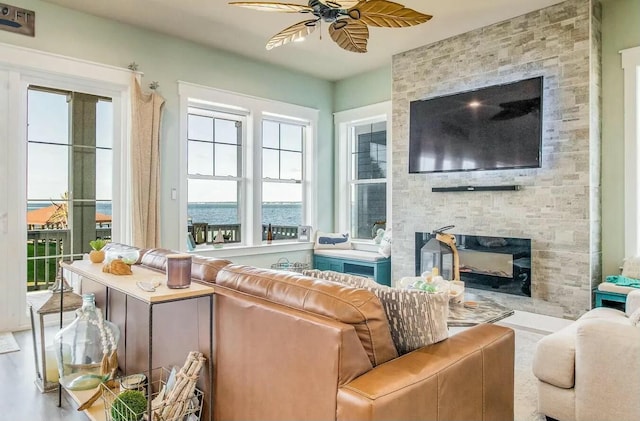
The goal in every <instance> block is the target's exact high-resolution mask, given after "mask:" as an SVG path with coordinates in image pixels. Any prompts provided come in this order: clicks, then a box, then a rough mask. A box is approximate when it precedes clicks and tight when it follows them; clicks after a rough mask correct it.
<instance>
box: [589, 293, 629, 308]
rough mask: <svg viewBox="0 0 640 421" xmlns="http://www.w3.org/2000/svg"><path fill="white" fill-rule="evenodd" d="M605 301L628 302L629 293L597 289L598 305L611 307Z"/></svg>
mask: <svg viewBox="0 0 640 421" xmlns="http://www.w3.org/2000/svg"><path fill="white" fill-rule="evenodd" d="M603 301H613V302H616V303H623V304H626V303H627V294H623V293H621V292H610V291H600V290H596V307H609V306H607V305H605V303H603Z"/></svg>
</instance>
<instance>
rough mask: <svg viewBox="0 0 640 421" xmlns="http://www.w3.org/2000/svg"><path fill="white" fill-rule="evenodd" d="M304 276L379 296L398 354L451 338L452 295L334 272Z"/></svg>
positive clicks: (314, 271)
mask: <svg viewBox="0 0 640 421" xmlns="http://www.w3.org/2000/svg"><path fill="white" fill-rule="evenodd" d="M303 274H304V275H307V276H312V277H314V278H320V279H326V280H329V281H333V282H338V283H341V284H343V285H348V286H351V287H354V288H365V289H368V290H369V291H371V292H373V293H374V294H376V296H377V297H378V299H380V302H381V303H382V306H383V308H384V311H385V313H386V315H387V319H388V321H389V327H390V329H391V337H392V339H393V343H394V344H395V346H396V349H397V351H398V354H400V355H402V354H406V353H408V352H411V351H413V350H415V349H418V348H421V347H423V346H425V345H430V344H433V343H436V342H440V341H442V340H444V339H447V338H448V337H449V330H448V329H447V319H448V317H449V296H448V294H446V293H438V294H429V293H426V292H423V291H416V290H408V289H399V288H390V287H387V286H384V285H380V284H378V283H376V282H375V281H373V280H372V279H369V278H365V277H362V276H354V275H347V274H344V273H339V272H333V271H320V270H317V269H314V270H305V271H304V272H303Z"/></svg>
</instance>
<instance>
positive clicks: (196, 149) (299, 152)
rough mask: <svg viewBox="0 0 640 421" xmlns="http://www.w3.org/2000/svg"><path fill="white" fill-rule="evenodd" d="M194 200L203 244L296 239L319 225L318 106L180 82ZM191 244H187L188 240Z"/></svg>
mask: <svg viewBox="0 0 640 421" xmlns="http://www.w3.org/2000/svg"><path fill="white" fill-rule="evenodd" d="M179 87H180V96H181V104H182V105H181V107H182V110H183V111H184V113H185V118H184V119H183V123H184V127H185V129H186V130H184V131H183V133H184V139H185V142H184V143H185V145H186V148H185V149H184V150H183V152H184V153H185V160H184V165H185V168H184V172H183V173H184V174H186V177H185V184H184V188H185V189H186V191H187V195H186V196H187V200H186V201H185V202H186V203H185V213H184V216H185V217H184V220H185V222H186V225H187V227H186V230H187V231H188V232H189V233H190V234H191V235H192V236H193V239H194V242H195V243H196V245H197V247H198V248H200V249H202V248H207V247H210V246H215V245H216V244H217V242H216V241H217V240H216V236H218V233H220V234H222V235H221V236H222V237H223V240H224V243H232V245H244V246H257V245H262V244H263V242H264V241H265V240H266V231H267V227H268V225H269V224H271V226H272V233H273V240H275V241H278V240H282V241H286V240H294V239H296V237H297V229H298V226H299V225H312V226H313V225H314V214H313V211H312V209H313V205H312V203H311V202H312V198H313V194H312V188H313V185H314V180H313V177H312V175H313V173H314V171H313V168H314V167H313V165H314V163H313V151H314V147H313V140H314V138H315V133H316V130H317V129H316V126H317V119H318V112H317V110H312V109H309V108H306V107H300V106H297V105H291V104H286V103H281V102H276V101H269V100H264V99H260V98H254V97H248V96H244V95H239V94H234V93H230V92H225V91H219V90H216V89H212V88H205V87H201V86H195V85H190V84H187V83H184V82H179ZM185 247H187V246H186V242H185Z"/></svg>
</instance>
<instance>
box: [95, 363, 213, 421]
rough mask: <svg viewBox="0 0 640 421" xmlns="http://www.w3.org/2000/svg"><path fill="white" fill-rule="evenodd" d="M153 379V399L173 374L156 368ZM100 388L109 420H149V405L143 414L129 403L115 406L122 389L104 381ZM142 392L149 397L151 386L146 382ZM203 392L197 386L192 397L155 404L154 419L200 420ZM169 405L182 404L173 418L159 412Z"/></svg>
mask: <svg viewBox="0 0 640 421" xmlns="http://www.w3.org/2000/svg"><path fill="white" fill-rule="evenodd" d="M153 374H154V375H153V377H151V378H152V379H155V380H154V381H152V382H151V384H150V386H151V392H150V393H151V400H152V401H153V399H154V398H155V397H157V396H158V393H159V392H160V391H161V390H162V388H163V387H164V386H166V385H167V382H168V381H169V377H170V376H171V371H170V370H168V369H166V368H161V369H157V370H154V372H153ZM100 389H101V392H102V399H103V401H104V411H105V419H106V420H107V421H138V420H149V416H148V407H147V408H145V411H144V413H143V414H136V413H135V411H133V410H131V408H129V407H128V406H127V405H125V404H122V405H116V406H114V405H113V404H114V401H115V400H116V398H117V397H118V395H119V394H120V392H121V391H124V390H120V388H116V389H114V390H112V389H109V388H108V387H106V386H105V385H104V383H102V384H101V385H100ZM141 389H142V390H141V391H142V392H143V393H144V394H145V396H146V397H147V399H148V396H149V388H148V387H146V384H145V385H144V386H142V388H141ZM202 400H203V399H202V392H201V391H200V390H199V389H198V388H196V389H195V390H194V392H193V395H192V396H191V398H190V399H185V400H184V401H180V402H171V403H170V404H169V403H165V404H160V405H157V406H156V405H154V406H153V420H154V421H200V417H201V416H202ZM169 405H180V408H181V409H180V410H179V411H178V413H177V414H176V415H175V416H172V417H171V418H162V417H161V416H160V415H159V414H160V413H161V412H162V409H164V408H165V407H168V406H169Z"/></svg>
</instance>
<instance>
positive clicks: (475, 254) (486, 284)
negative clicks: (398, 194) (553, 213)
mask: <svg viewBox="0 0 640 421" xmlns="http://www.w3.org/2000/svg"><path fill="white" fill-rule="evenodd" d="M431 236H432V234H431V233H426V232H416V233H415V237H416V247H415V273H416V275H420V274H421V273H422V272H423V262H422V253H421V249H422V247H423V246H424V245H425V244H426V243H427V242H428V241H429V240H430V239H431ZM455 237H456V244H457V248H458V253H459V255H460V280H462V281H464V282H465V286H466V287H468V288H476V289H485V290H491V291H495V292H502V293H505V294H514V295H524V296H527V297H530V296H531V239H528V238H508V237H487V236H476V235H464V234H455Z"/></svg>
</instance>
